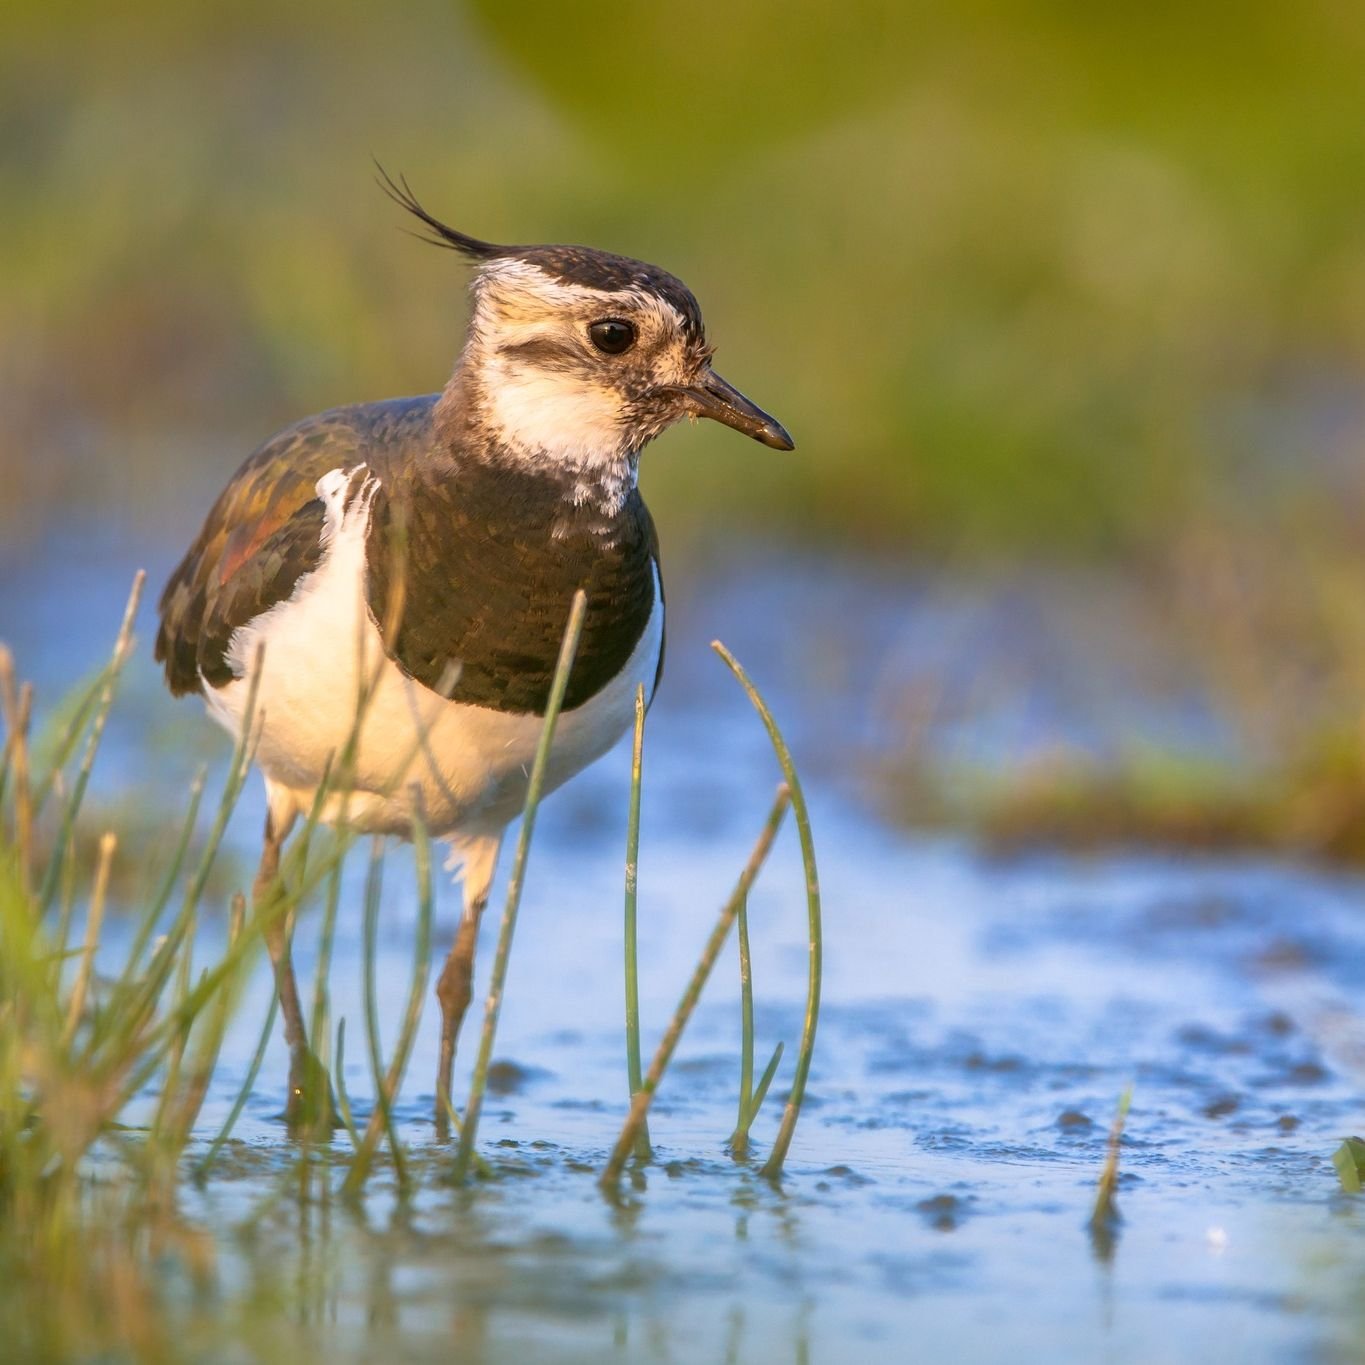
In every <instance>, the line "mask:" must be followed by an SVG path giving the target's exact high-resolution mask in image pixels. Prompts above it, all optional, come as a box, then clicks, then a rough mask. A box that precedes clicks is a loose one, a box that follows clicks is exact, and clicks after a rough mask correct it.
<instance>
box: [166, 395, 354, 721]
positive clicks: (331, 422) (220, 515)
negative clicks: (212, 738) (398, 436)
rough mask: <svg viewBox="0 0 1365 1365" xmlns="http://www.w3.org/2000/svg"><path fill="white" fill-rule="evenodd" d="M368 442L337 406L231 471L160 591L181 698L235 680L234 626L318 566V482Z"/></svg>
mask: <svg viewBox="0 0 1365 1365" xmlns="http://www.w3.org/2000/svg"><path fill="white" fill-rule="evenodd" d="M363 444H364V437H363V431H362V429H361V428H360V427H359V426H358V424H357V420H356V414H355V410H353V409H345V408H342V409H337V410H336V411H333V412H327V413H323V414H322V415H321V416H318V417H310V418H307V419H306V420H305V421H302V422H299V423H298V424H297V425H295V426H292V427H289V428H287V429H286V430H284V431H282V432H281V433H280V434H279V435H278V436H275V437H272V438H271V439H270V440H269V441H267V442H266V443H265V445H263V446H262V447H261V448H260V449H259V450H258V451H256V452H255V454H253V455H252V456H251V457H250V458H249V459H248V460H247V461H246V463H245V464H244V465H242V467H241V468H240V469H239V470H238V471H237V473H236V474H235V475H234V476H233V478H232V480H231V482H230V483H229V484H228V486H227V487H226V488H225V489H224V490H223V492H222V494H221V495H220V496H219V498H218V501H217V502H216V503H215V504H214V506H213V510H212V511H211V512H210V513H209V515H208V519H207V520H206V521H205V522H204V526H203V529H202V530H201V531H200V532H199V535H198V536H197V538H196V539H195V542H194V544H193V545H192V546H190V549H189V553H188V554H186V556H185V558H184V559H183V560H182V561H181V562H180V566H179V567H178V568H177V569H176V570H175V572H174V573H173V574H172V575H171V577H170V581H169V582H168V583H167V584H166V589H165V591H164V592H163V593H162V594H161V604H160V614H161V626H160V629H159V630H158V632H157V637H156V657H157V659H158V661H159V662H161V663H162V664H164V665H165V668H166V683H167V686H169V687H170V689H171V691H172V692H173V693H174V694H175V695H176V696H181V695H183V694H184V693H186V692H202V691H203V688H204V683H205V682H208V683H209V684H210V685H211V686H215V687H218V686H222V685H223V684H224V683H227V682H230V681H231V680H232V678H233V676H234V674H233V671H232V669H231V668H230V667H229V665H228V662H227V653H228V646H229V644H230V642H231V640H232V633H233V631H235V630H236V629H237V628H238V627H239V626H242V625H245V624H246V623H247V622H248V621H250V620H252V619H253V618H254V617H256V616H259V615H260V614H261V613H262V612H263V611H267V610H269V608H270V607H272V606H274V605H275V603H277V602H281V601H283V600H284V599H285V598H287V597H288V596H289V595H290V593H292V592H293V590H294V585H295V584H296V583H297V582H298V581H299V579H300V578H302V577H303V576H304V575H305V574H307V573H310V572H312V570H313V569H315V568H316V567H317V566H318V563H319V562H320V560H321V558H322V542H321V537H322V526H323V505H322V501H321V499H319V498H318V496H317V492H316V484H317V481H318V480H319V479H320V478H321V477H322V476H323V475H324V474H326V473H327V472H328V471H329V470H332V469H337V468H344V467H350V466H352V465H355V464H358V463H360V462H361V461H362V460H363V458H364V457H363V454H362V453H361V451H362V446H363Z"/></svg>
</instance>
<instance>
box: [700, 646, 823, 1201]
mask: <svg viewBox="0 0 1365 1365" xmlns="http://www.w3.org/2000/svg"><path fill="white" fill-rule="evenodd" d="M711 648H712V649H714V650H715V651H716V653H717V654H719V655H720V657H721V658H722V659H723V660H724V661H725V663H726V665H727V666H728V667H729V669H730V671H731V672H732V673H733V674H734V675H735V677H736V678H738V679H739V684H740V686H741V687H743V689H744V691H745V693H746V694H747V695H748V698H749V701H750V702H751V703H752V704H753V707H754V710H756V711H757V712H758V714H759V716H760V717H761V719H762V721H763V725H764V728H765V729H766V730H767V731H768V738H769V739H770V740H771V741H772V746H773V752H774V753H775V754H776V755H777V761H778V763H779V765H780V766H781V768H782V776H783V778H784V780H785V781H786V783H787V786H788V788H789V789H790V791H791V798H792V814H793V815H794V816H795V818H796V830H797V834H798V835H799V836H800V839H801V861H802V864H803V867H804V869H805V875H806V917H807V922H808V928H809V933H810V958H809V968H808V972H807V982H806V1017H805V1021H804V1024H803V1026H802V1029H801V1048H800V1051H799V1052H798V1053H797V1056H796V1074H795V1075H794V1076H793V1077H792V1086H791V1093H790V1094H789V1095H788V1097H787V1107H786V1109H785V1110H784V1111H783V1114H782V1123H781V1125H780V1126H779V1128H778V1131H777V1137H776V1139H774V1141H773V1147H772V1151H771V1152H770V1153H769V1155H768V1159H767V1161H766V1162H764V1164H763V1170H762V1173H763V1174H764V1175H765V1176H767V1177H768V1179H770V1180H776V1179H777V1178H778V1177H779V1176H780V1175H781V1174H782V1165H783V1163H784V1162H785V1161H786V1159H787V1150H788V1148H790V1146H791V1141H792V1134H793V1133H795V1131H796V1120H797V1119H798V1118H799V1117H800V1114H801V1101H802V1100H803V1099H804V1098H805V1095H806V1081H807V1079H808V1077H809V1076H810V1064H811V1057H812V1055H813V1054H814V1051H815V1030H816V1025H817V1024H818V1023H819V1020H820V974H821V965H822V958H823V955H824V934H823V930H822V927H821V914H820V875H819V873H818V871H817V870H816V866H815V840H814V838H813V836H812V835H811V829H810V812H809V811H808V810H807V809H806V798H805V796H804V794H803V793H802V791H801V780H800V778H798V777H797V775H796V765H795V763H793V762H792V756H791V750H790V749H788V748H787V741H786V740H785V739H783V738H782V731H781V730H779V729H778V727H777V722H776V721H775V720H774V719H773V715H772V712H771V711H769V710H768V704H767V703H766V702H765V701H764V700H763V698H762V697H761V696H760V695H759V692H758V689H757V688H756V687H755V686H754V685H753V683H752V682H751V681H750V680H749V675H748V674H747V673H746V672H745V671H744V669H743V668H741V667H740V663H739V660H738V659H736V658H735V656H734V655H733V654H731V653H730V651H729V650H728V649H726V648H725V646H724V645H723V644H721V642H720V641H719V640H715V641H713V642H712V644H711Z"/></svg>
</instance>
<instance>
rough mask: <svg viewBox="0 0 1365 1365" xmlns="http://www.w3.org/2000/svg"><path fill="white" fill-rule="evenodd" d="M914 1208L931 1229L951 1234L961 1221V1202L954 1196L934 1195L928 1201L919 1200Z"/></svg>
mask: <svg viewBox="0 0 1365 1365" xmlns="http://www.w3.org/2000/svg"><path fill="white" fill-rule="evenodd" d="M915 1208H916V1209H918V1210H919V1212H920V1213H921V1214H923V1215H924V1221H925V1222H926V1223H928V1224H929V1226H930V1227H931V1228H935V1229H937V1230H938V1231H939V1232H952V1231H953V1229H954V1228H956V1227H957V1225H958V1223H959V1221H960V1220H961V1216H962V1213H963V1202H962V1200H961V1199H959V1198H958V1197H957V1195H955V1194H936V1195H934V1196H933V1197H932V1198H930V1199H921V1200H920V1201H919V1203H918V1204H916V1205H915Z"/></svg>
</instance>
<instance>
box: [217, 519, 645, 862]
mask: <svg viewBox="0 0 1365 1365" xmlns="http://www.w3.org/2000/svg"><path fill="white" fill-rule="evenodd" d="M362 566H363V541H361V542H359V543H351V542H350V541H349V538H347V537H345V536H341V537H338V538H337V540H336V541H334V543H333V544H332V546H331V547H330V548H329V551H328V554H327V557H326V558H325V559H324V561H323V563H322V565H320V566H319V568H318V569H317V570H316V571H315V572H314V573H313V574H312V575H310V576H309V578H308V579H307V580H306V581H304V582H301V583H300V585H299V588H298V589H297V590H296V591H295V593H294V595H293V596H292V597H291V598H290V599H289V600H288V601H286V602H281V603H279V604H278V605H277V606H275V607H272V608H271V609H270V610H269V611H267V612H265V613H263V614H262V615H261V616H260V617H258V618H256V620H254V621H252V622H250V623H248V625H246V626H244V627H242V628H241V629H240V630H238V631H237V632H236V634H235V635H234V636H233V639H232V645H231V650H230V654H229V659H230V661H231V663H232V665H233V668H234V671H235V672H238V673H239V674H241V675H242V676H239V677H237V678H235V679H234V680H233V681H232V682H230V683H228V684H227V685H226V686H225V687H221V688H206V689H205V696H206V698H207V700H208V705H209V710H210V714H212V715H213V717H214V718H215V719H216V720H217V721H219V723H220V724H222V725H224V726H225V728H227V729H228V730H229V731H231V732H232V733H234V734H240V733H241V729H242V724H243V719H244V712H245V708H246V705H247V699H248V694H249V690H250V685H249V681H248V676H247V675H248V674H249V672H250V670H251V668H252V667H253V663H254V660H255V659H256V657H257V653H258V650H259V649H260V648H261V647H262V646H263V647H264V652H263V654H262V655H261V660H262V661H261V665H260V669H261V676H260V682H259V686H258V692H257V703H256V707H257V710H256V716H257V719H256V721H255V724H254V725H253V729H254V730H256V731H258V733H259V739H258V743H257V748H256V762H257V763H258V765H259V766H260V768H261V770H262V771H263V772H264V774H265V776H266V779H267V782H268V783H269V785H270V787H271V790H272V801H278V800H279V799H280V798H281V797H283V796H284V795H285V794H286V793H287V794H292V796H293V798H294V804H295V805H296V806H297V808H298V809H300V810H301V811H305V812H306V811H307V810H308V809H309V808H310V807H311V805H312V802H313V798H314V795H315V793H316V791H317V789H318V787H319V786H320V785H321V783H322V781H323V778H324V774H325V773H326V772H327V771H328V769H329V767H330V766H331V765H333V764H334V763H336V762H337V759H338V756H339V755H340V754H341V753H342V752H343V751H344V750H345V749H346V747H347V745H348V744H349V743H350V741H351V738H352V736H353V734H354V735H356V736H357V739H356V743H355V751H354V759H353V771H352V777H351V780H350V782H349V783H348V786H347V789H346V791H345V792H337V793H335V794H333V795H331V796H330V797H329V798H328V800H327V801H326V803H325V804H324V806H323V809H322V812H321V818H322V819H323V820H324V821H326V822H329V823H335V822H337V821H338V820H340V819H342V818H344V819H345V820H346V821H347V822H348V823H350V824H351V825H352V826H353V827H355V828H358V829H361V830H365V831H372V832H375V833H394V834H406V833H408V832H409V831H410V829H411V825H412V811H413V807H414V804H415V803H417V804H419V805H420V809H421V812H422V818H423V820H424V821H425V823H426V825H427V828H428V829H429V831H430V832H431V833H432V834H434V835H449V834H459V835H479V834H496V833H499V832H500V831H501V830H502V829H503V828H504V827H505V826H506V825H507V824H508V823H510V822H511V821H512V820H513V819H515V817H516V815H517V814H518V813H519V811H520V809H521V806H522V803H523V801H524V799H525V795H526V787H527V784H528V780H529V775H530V769H531V763H532V760H533V758H534V755H535V750H536V744H537V742H538V740H539V737H540V733H541V727H542V720H541V718H540V717H539V716H535V715H525V714H516V713H510V712H502V711H495V710H492V709H490V708H487V707H482V706H473V705H470V704H468V703H464V702H453V701H447V700H445V699H444V698H443V697H441V696H439V695H438V694H437V693H435V692H433V691H431V690H430V689H429V688H427V687H424V686H423V685H422V684H421V683H418V682H416V681H415V680H414V679H412V678H410V677H408V676H407V675H406V674H405V673H403V672H402V671H401V670H400V669H399V668H398V667H397V666H396V665H395V664H394V663H393V662H392V661H391V660H390V659H389V658H388V657H387V656H386V655H385V653H384V651H383V648H382V643H381V641H380V637H379V632H378V630H377V629H376V628H375V625H374V621H373V619H372V618H371V616H370V614H369V611H368V608H367V606H366V603H365V599H364V593H363V590H362V584H363V573H362ZM662 643H663V602H662V594H661V592H660V590H659V585H658V580H657V570H656V580H655V592H654V608H653V611H652V612H651V614H650V618H649V621H648V624H647V625H646V628H645V630H644V632H643V634H642V635H641V637H640V639H639V641H638V642H637V644H636V646H635V649H634V651H633V652H632V654H631V656H630V658H629V660H628V661H627V663H626V666H625V668H624V669H622V671H621V673H620V674H619V675H618V676H617V677H615V678H614V679H612V680H611V682H609V683H608V684H607V686H605V687H604V688H602V689H601V690H600V691H598V692H597V693H596V694H595V695H594V696H592V697H590V698H589V699H588V700H587V701H585V702H583V703H582V704H581V705H579V706H578V707H576V708H575V709H574V710H572V711H567V712H564V713H563V714H562V715H561V716H560V718H559V723H558V725H557V727H556V731H555V743H554V748H553V749H552V751H551V756H550V767H549V771H548V773H547V775H546V776H547V781H546V789H547V790H552V789H553V788H555V787H557V786H559V785H560V784H561V783H563V782H565V781H567V780H568V779H569V778H570V777H572V776H573V775H574V774H575V773H577V772H579V771H580V770H581V769H582V768H584V767H586V766H587V765H588V764H589V763H591V762H592V761H593V760H594V759H596V758H598V757H600V756H601V755H602V754H604V753H605V752H606V751H607V750H608V749H609V748H611V746H612V745H613V744H614V743H615V742H616V741H617V740H618V739H619V738H620V737H621V735H622V734H623V733H624V732H625V731H626V730H627V729H628V728H629V727H630V725H631V723H632V721H633V718H634V699H635V691H636V688H637V686H639V685H640V684H644V687H645V695H646V698H647V699H648V698H649V697H650V695H651V694H652V691H653V687H654V680H655V676H656V672H657V668H658V661H659V652H660V650H661V648H662ZM362 684H363V685H364V688H365V690H366V691H367V693H368V695H367V699H366V701H365V704H364V706H363V708H361V715H360V720H359V729H358V731H357V728H356V727H357V710H358V707H359V701H360V697H361V691H362Z"/></svg>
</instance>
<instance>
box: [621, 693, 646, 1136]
mask: <svg viewBox="0 0 1365 1365" xmlns="http://www.w3.org/2000/svg"><path fill="white" fill-rule="evenodd" d="M644 750H645V688H644V684H643V683H641V684H640V686H638V687H637V688H636V689H635V739H634V743H633V745H632V747H631V762H630V811H629V815H628V817H627V820H626V895H625V910H626V932H625V955H626V1078H627V1082H628V1084H629V1086H630V1097H631V1099H632V1100H633V1099H634V1098H635V1096H636V1095H637V1094H638V1093H639V1090H640V1085H641V1067H640V975H639V966H638V958H637V951H636V932H635V910H636V902H637V899H638V894H639V887H640V786H641V778H642V776H643V772H644ZM635 1155H636V1156H637V1157H639V1158H640V1160H641V1161H648V1160H649V1159H650V1157H651V1156H652V1155H653V1150H652V1148H651V1146H650V1142H649V1125H648V1124H647V1123H644V1124H641V1125H640V1133H639V1137H638V1140H637V1141H636V1144H635Z"/></svg>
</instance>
